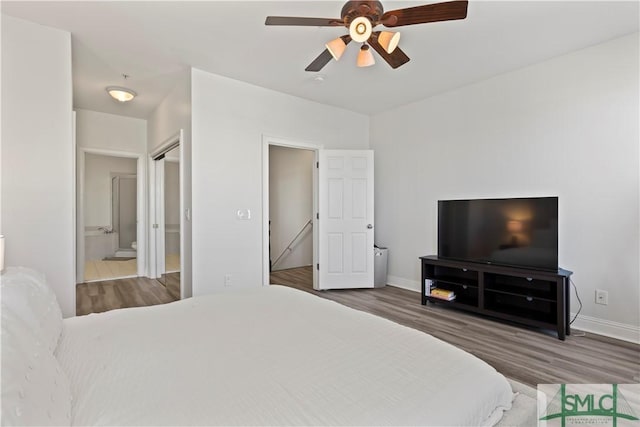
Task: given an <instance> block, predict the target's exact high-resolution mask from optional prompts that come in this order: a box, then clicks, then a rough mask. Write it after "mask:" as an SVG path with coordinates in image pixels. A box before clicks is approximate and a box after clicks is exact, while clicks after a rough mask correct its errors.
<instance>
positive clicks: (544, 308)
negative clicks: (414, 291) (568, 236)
mask: <svg viewBox="0 0 640 427" xmlns="http://www.w3.org/2000/svg"><path fill="white" fill-rule="evenodd" d="M420 260H421V261H422V281H421V282H422V305H426V304H427V302H428V301H429V302H433V303H439V304H445V305H447V306H449V307H452V308H457V309H462V310H467V311H471V312H475V313H479V314H483V315H487V316H491V317H495V318H498V319H503V320H508V321H512V322H517V323H521V324H524V325H528V326H533V327H538V328H544V329H554V330H556V331H557V332H558V338H559V339H561V340H564V339H565V336H566V335H569V334H570V333H571V331H570V327H569V316H570V314H569V313H570V312H569V300H570V298H569V295H570V294H569V291H570V281H569V280H570V277H571V274H573V273H572V272H571V271H568V270H564V269H558V272H548V271H539V270H529V269H524V268H515V267H503V266H497V265H491V264H479V263H478V264H477V263H470V262H463V261H453V260H444V259H440V258H438V257H437V256H434V255H430V256H423V257H420ZM429 281H430V282H429ZM427 286H431V288H435V287H437V288H440V289H446V290H449V291H453V292H454V293H455V295H456V298H455V299H454V300H452V301H446V300H443V299H439V298H435V297H432V296H429V295H427V290H428V289H427Z"/></svg>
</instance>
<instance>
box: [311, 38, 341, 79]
mask: <svg viewBox="0 0 640 427" xmlns="http://www.w3.org/2000/svg"><path fill="white" fill-rule="evenodd" d="M340 38H341V39H342V41H343V42H344V44H345V45H348V44H349V42H351V36H350V35H349V34H347V35H344V36H341V37H340ZM332 59H333V56H332V55H331V52H329V50H328V49H325V50H324V51H323V52H322V53H321V54H320V55H318V57H317V58H316V59H314V60H313V62H312V63H311V64H309V65H308V66H307V68H305V69H304V70H305V71H314V72H318V71H320V70H322V68H323V67H324V66H325V65H327V64H328V63H329V61H331V60H332Z"/></svg>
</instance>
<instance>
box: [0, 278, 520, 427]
mask: <svg viewBox="0 0 640 427" xmlns="http://www.w3.org/2000/svg"><path fill="white" fill-rule="evenodd" d="M1 292H2V294H1V296H2V356H3V360H2V424H3V425H25V424H26V425H43V424H49V425H52V424H55V425H118V426H125V425H437V426H445V425H455V426H467V425H494V424H495V423H496V422H498V421H499V420H500V418H501V416H502V413H503V411H505V410H507V409H509V408H510V406H511V402H512V399H513V393H512V390H511V387H510V385H509V383H508V382H507V380H506V379H505V378H504V377H503V376H502V375H501V374H499V373H498V372H496V371H495V370H494V369H493V368H492V367H491V366H489V365H487V364H486V363H485V362H483V361H481V360H479V359H478V358H476V357H474V356H473V355H471V354H469V353H466V352H464V351H462V350H460V349H458V348H456V347H454V346H451V345H449V344H447V343H444V342H442V341H440V340H438V339H436V338H434V337H432V336H430V335H428V334H425V333H422V332H419V331H416V330H413V329H410V328H407V327H404V326H401V325H398V324H396V323H393V322H391V321H388V320H386V319H382V318H380V317H377V316H374V315H371V314H368V313H364V312H360V311H357V310H354V309H351V308H348V307H345V306H342V305H340V304H338V303H335V302H333V301H329V300H325V299H322V298H318V297H316V296H313V295H310V294H307V293H305V292H302V291H298V290H294V289H290V288H286V287H282V286H275V285H273V286H269V287H259V288H256V289H251V290H243V291H237V292H225V293H220V294H214V295H209V296H203V297H196V298H190V299H186V300H182V301H178V302H174V303H170V304H166V305H160V306H153V307H142V308H129V309H121V310H114V311H110V312H106V313H102V314H92V315H88V316H82V317H74V318H69V319H64V320H62V319H61V316H60V310H59V307H57V303H55V296H53V293H52V292H51V290H50V289H49V288H48V287H47V286H46V284H45V283H44V279H43V278H42V276H40V275H38V274H37V273H35V272H33V271H31V270H27V269H15V268H14V269H9V270H8V271H6V272H5V273H4V274H3V276H2V289H1ZM36 353H38V355H37V356H34V354H36ZM7 372H9V374H7ZM25 375H26V378H27V379H25Z"/></svg>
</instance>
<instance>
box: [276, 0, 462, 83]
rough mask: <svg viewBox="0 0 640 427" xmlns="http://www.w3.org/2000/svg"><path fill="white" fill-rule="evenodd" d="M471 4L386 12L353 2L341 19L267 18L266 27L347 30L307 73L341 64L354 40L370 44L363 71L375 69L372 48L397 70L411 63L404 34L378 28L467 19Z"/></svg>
mask: <svg viewBox="0 0 640 427" xmlns="http://www.w3.org/2000/svg"><path fill="white" fill-rule="evenodd" d="M468 3H469V2H468V0H453V1H445V2H442V3H432V4H425V5H422V6H414V7H408V8H404V9H396V10H389V11H387V12H385V11H384V8H383V7H382V3H381V2H380V1H375V0H349V1H347V2H346V3H345V4H344V6H343V7H342V11H341V12H340V18H307V17H295V16H267V19H266V21H265V25H285V26H293V25H295V26H306V27H345V28H346V29H348V30H349V34H346V35H344V36H342V37H339V38H337V39H334V40H332V41H330V42H329V43H327V44H326V46H325V47H326V49H325V50H324V51H323V52H322V53H321V54H320V55H319V56H318V57H317V58H316V59H314V60H313V61H312V62H311V64H309V65H308V66H307V68H305V71H314V72H318V71H320V70H322V68H323V67H324V66H325V65H327V64H328V63H329V62H330V61H331V59H335V60H336V61H337V60H338V59H340V57H341V56H342V54H343V53H344V51H345V49H346V46H347V45H348V44H349V43H350V42H351V41H352V40H353V41H355V42H358V43H366V47H365V46H363V47H362V49H361V50H360V53H359V54H358V62H357V64H358V66H359V67H360V66H362V65H360V64H365V63H366V64H367V65H366V66H369V65H372V63H373V54H372V52H371V51H370V50H369V47H372V48H373V50H375V51H376V52H377V53H378V55H380V57H382V59H384V60H385V61H386V62H387V63H388V64H389V65H390V66H391V68H394V69H395V68H398V67H400V66H402V65H404V64H406V63H407V62H409V57H408V56H407V55H406V54H405V53H404V52H403V51H402V49H400V48H399V47H398V42H399V41H400V33H396V32H391V31H374V29H375V28H376V27H377V26H379V25H382V26H385V27H387V28H395V27H401V26H404V25H416V24H428V23H430V22H440V21H454V20H457V19H465V18H466V17H467V6H468ZM369 57H370V58H369ZM360 58H362V60H361V59H360Z"/></svg>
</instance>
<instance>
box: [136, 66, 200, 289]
mask: <svg viewBox="0 0 640 427" xmlns="http://www.w3.org/2000/svg"><path fill="white" fill-rule="evenodd" d="M191 91H192V88H191V70H186V71H185V73H184V74H183V75H182V76H180V78H179V79H178V81H177V83H176V86H175V88H174V89H173V90H172V91H171V93H169V95H167V97H166V98H165V99H164V100H163V101H162V102H161V103H160V105H159V106H158V107H157V108H156V109H155V110H154V112H153V113H152V114H151V116H150V117H149V120H148V123H147V132H148V139H147V147H148V151H149V152H152V151H153V150H154V149H155V148H157V147H158V146H159V145H161V144H162V143H163V142H165V141H167V140H168V139H169V138H171V137H172V136H173V135H175V134H176V133H178V132H179V131H180V129H182V130H183V132H184V133H183V140H182V141H181V148H182V163H181V164H180V167H181V168H182V188H181V193H182V194H181V197H182V198H183V201H184V209H189V210H191V208H192V206H191V194H192V191H191V182H192V172H191ZM181 215H183V218H184V213H181ZM191 236H192V222H191V221H187V220H184V221H181V225H180V240H181V242H180V243H181V249H182V257H181V259H180V263H181V272H180V292H181V297H182V298H188V297H190V296H191V295H192V285H191V283H192V255H191V251H192V243H191V240H192V237H191ZM151 254H152V252H150V255H151Z"/></svg>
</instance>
